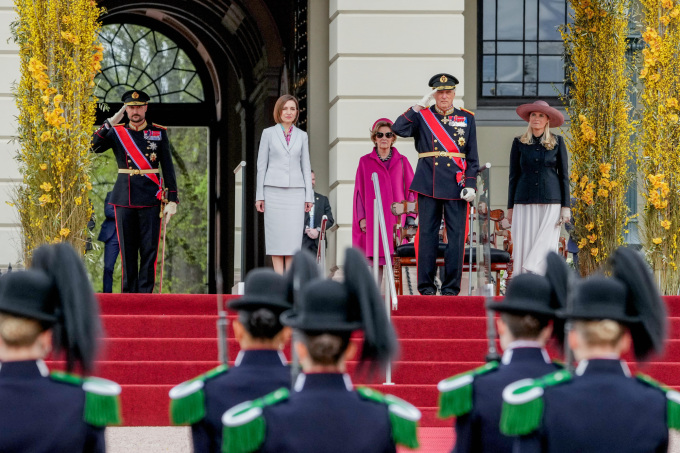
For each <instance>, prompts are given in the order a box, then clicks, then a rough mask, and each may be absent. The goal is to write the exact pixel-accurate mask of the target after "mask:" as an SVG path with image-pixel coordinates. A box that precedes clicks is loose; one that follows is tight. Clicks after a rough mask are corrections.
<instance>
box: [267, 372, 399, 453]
mask: <svg viewBox="0 0 680 453" xmlns="http://www.w3.org/2000/svg"><path fill="white" fill-rule="evenodd" d="M264 418H265V424H266V435H265V440H264V444H263V445H262V447H261V449H260V450H259V451H261V452H267V453H269V452H271V453H282V452H295V453H320V452H324V453H336V452H337V453H347V452H352V453H382V452H392V453H393V452H396V447H395V445H394V442H393V440H392V436H391V425H390V417H389V414H388V409H387V405H385V404H381V403H378V402H374V401H368V400H365V399H362V398H361V397H360V396H359V394H358V393H356V392H355V391H353V390H352V384H351V380H350V379H349V376H347V375H344V374H339V373H318V374H302V375H300V377H299V378H298V381H297V382H296V384H295V387H294V391H293V392H291V395H290V398H289V399H288V400H287V401H284V402H282V403H279V404H276V405H273V406H267V407H265V408H264Z"/></svg>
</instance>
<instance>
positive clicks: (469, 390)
mask: <svg viewBox="0 0 680 453" xmlns="http://www.w3.org/2000/svg"><path fill="white" fill-rule="evenodd" d="M547 261H548V271H547V274H546V276H545V277H543V276H541V275H536V274H522V275H519V276H517V277H516V278H513V279H512V281H511V282H510V284H509V286H508V291H507V293H506V295H505V298H504V299H503V301H502V302H495V301H489V302H488V303H487V308H490V309H491V310H493V311H495V312H498V313H500V318H499V319H498V321H497V325H498V332H499V337H500V342H501V347H502V348H503V351H504V352H503V357H502V359H501V362H500V363H497V362H491V363H487V364H486V365H483V366H481V367H479V368H476V369H474V370H472V371H468V372H466V373H462V374H459V375H457V376H454V377H451V378H448V379H445V380H443V381H441V382H440V383H439V385H438V389H439V391H440V398H439V416H440V417H444V418H445V417H451V416H455V417H456V423H455V430H456V444H455V448H454V450H453V451H454V452H455V453H468V452H470V453H472V452H475V453H484V452H489V453H492V452H493V453H504V452H507V453H511V452H512V445H513V438H512V437H507V436H504V435H503V434H501V432H500V431H499V422H500V419H501V407H502V404H503V399H502V397H501V395H502V393H503V389H504V388H505V387H506V386H507V385H508V384H511V383H513V382H515V381H518V380H520V379H525V378H537V377H541V376H543V375H546V374H548V373H551V372H553V371H557V370H558V369H561V366H559V365H556V364H554V363H553V362H552V361H551V360H550V357H549V356H548V353H547V351H546V350H545V345H546V343H547V341H548V340H549V339H550V337H551V335H556V334H557V333H558V331H559V328H561V327H562V324H561V323H557V324H558V325H557V326H556V325H555V323H554V321H555V312H556V311H557V310H558V309H560V308H563V307H564V304H565V300H566V297H567V287H568V281H569V280H568V276H569V273H570V270H569V268H568V267H567V265H566V263H565V262H564V260H563V259H562V258H561V257H559V256H558V255H557V254H556V253H551V254H550V255H548V258H547Z"/></svg>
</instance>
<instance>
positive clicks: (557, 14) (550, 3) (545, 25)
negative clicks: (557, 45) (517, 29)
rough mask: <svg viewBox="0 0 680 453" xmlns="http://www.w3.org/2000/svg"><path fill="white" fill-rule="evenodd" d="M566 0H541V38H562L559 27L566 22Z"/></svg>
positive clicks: (539, 21) (539, 15)
mask: <svg viewBox="0 0 680 453" xmlns="http://www.w3.org/2000/svg"><path fill="white" fill-rule="evenodd" d="M564 8H565V2H564V0H541V3H540V5H539V13H538V25H539V39H540V40H541V41H544V40H548V39H551V40H561V39H562V37H561V36H560V32H559V30H558V27H559V26H560V25H562V24H563V23H564V20H565V15H564Z"/></svg>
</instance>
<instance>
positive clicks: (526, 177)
mask: <svg viewBox="0 0 680 453" xmlns="http://www.w3.org/2000/svg"><path fill="white" fill-rule="evenodd" d="M555 138H557V145H556V146H555V147H554V148H553V149H546V148H545V147H544V146H543V145H541V143H540V142H539V141H538V140H537V139H535V138H534V142H535V143H532V144H531V145H525V144H524V143H522V142H520V141H519V137H515V139H514V140H513V142H512V149H511V150H510V184H509V187H508V209H512V207H513V206H514V205H515V204H535V203H538V204H553V203H560V205H561V206H562V207H566V208H568V207H569V206H570V203H569V201H570V200H569V156H567V148H566V146H565V145H564V138H562V136H561V135H555Z"/></svg>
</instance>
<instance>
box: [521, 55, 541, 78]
mask: <svg viewBox="0 0 680 453" xmlns="http://www.w3.org/2000/svg"><path fill="white" fill-rule="evenodd" d="M537 79H538V68H537V67H536V57H533V56H532V57H524V81H525V82H536V81H537Z"/></svg>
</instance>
